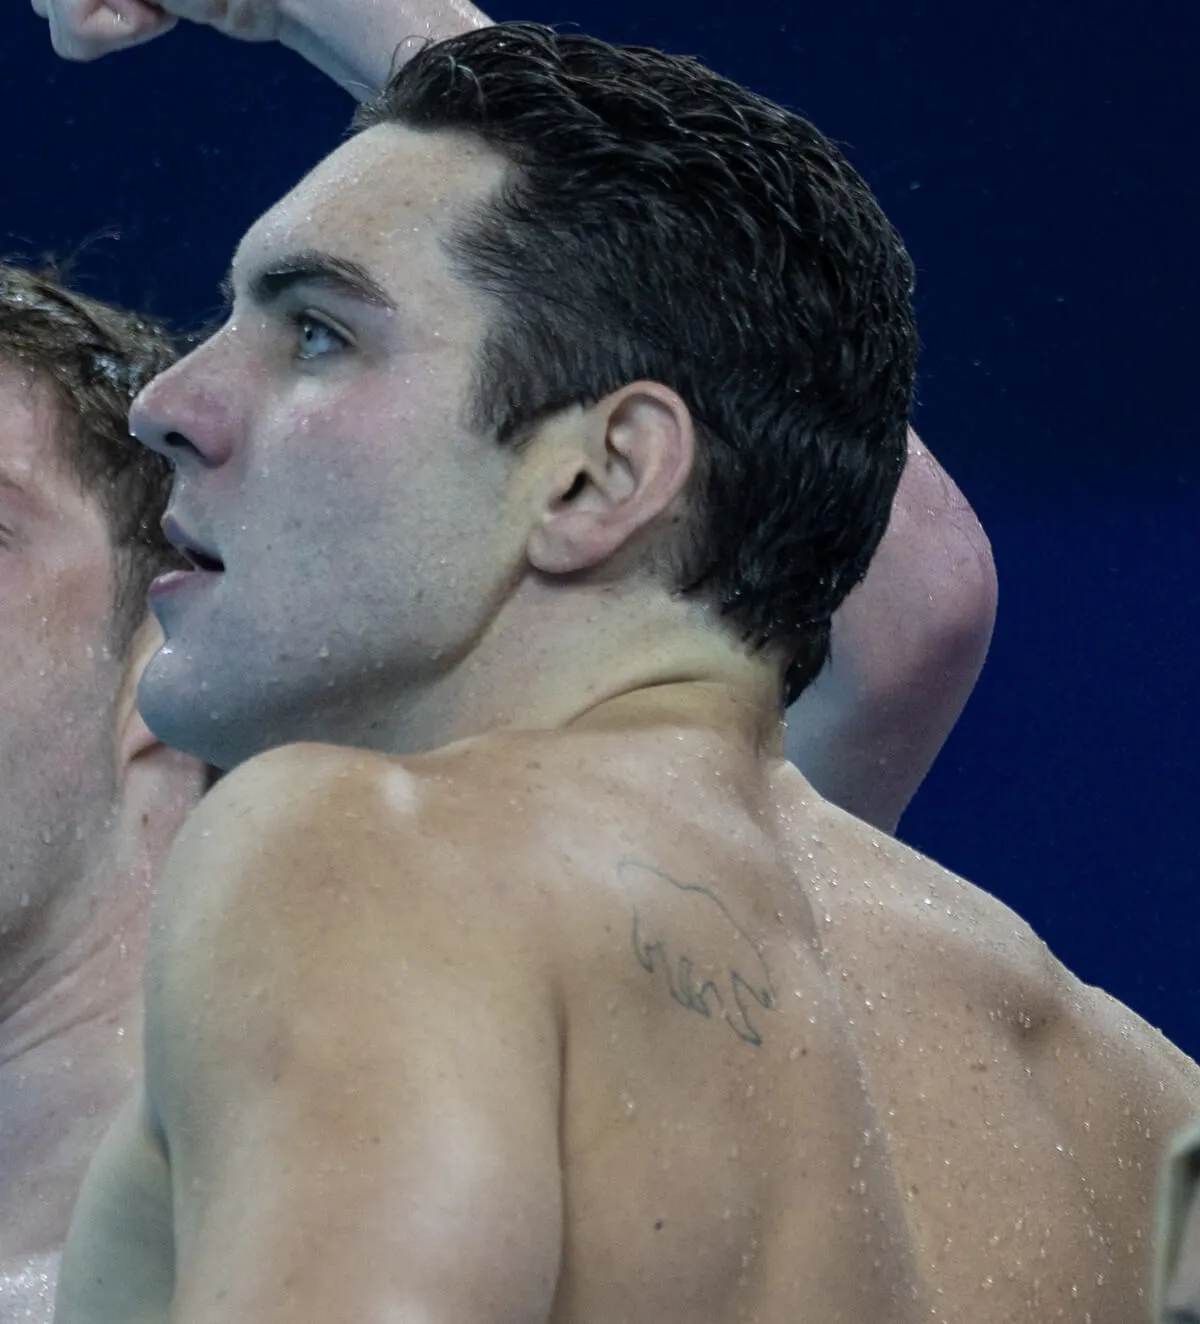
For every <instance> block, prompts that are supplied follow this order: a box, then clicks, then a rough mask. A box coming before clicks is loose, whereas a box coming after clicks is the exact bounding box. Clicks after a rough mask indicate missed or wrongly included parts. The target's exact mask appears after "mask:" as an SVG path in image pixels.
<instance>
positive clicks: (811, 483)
mask: <svg viewBox="0 0 1200 1324" xmlns="http://www.w3.org/2000/svg"><path fill="white" fill-rule="evenodd" d="M379 124H398V125H402V126H404V127H407V128H410V129H415V130H428V131H435V130H448V131H455V132H462V133H466V134H469V135H471V136H472V137H474V138H476V139H477V140H480V141H482V142H483V143H485V144H487V145H488V146H489V147H491V148H492V149H494V150H495V151H496V152H497V153H499V154H501V155H502V156H503V157H505V158H507V159H508V160H509V161H510V162H511V163H512V165H513V166H514V167H515V168H514V169H513V170H511V171H510V173H509V175H508V177H507V179H506V180H505V182H504V184H503V185H502V186H501V187H500V188H499V190H498V191H497V192H496V193H495V194H494V195H493V196H491V197H490V198H489V199H487V201H486V202H485V203H484V204H483V205H482V206H480V207H479V208H478V209H477V210H476V211H475V212H474V213H473V214H471V215H470V216H469V217H467V218H466V219H465V221H464V222H463V223H462V224H460V225H459V226H458V228H457V229H456V231H455V232H454V233H453V234H452V236H451V237H450V239H449V241H448V250H449V252H450V255H451V257H452V259H453V261H454V262H455V264H456V267H457V269H458V270H459V271H460V272H461V273H462V275H463V277H464V279H466V280H467V281H468V283H470V284H471V285H472V286H473V287H474V288H477V289H478V290H480V291H481V292H482V293H484V294H485V295H486V296H487V297H488V298H489V299H490V300H491V301H492V303H493V306H494V313H493V316H492V319H491V323H490V326H489V329H488V331H487V333H486V335H485V339H484V343H483V345H482V347H481V350H480V357H479V364H478V374H477V381H476V390H475V398H474V401H473V404H474V408H473V410H472V416H473V419H474V421H475V422H477V423H478V424H479V425H480V426H481V427H482V428H485V429H487V430H490V431H493V432H494V433H495V435H496V436H497V437H498V438H499V440H501V441H502V442H512V443H519V442H520V441H521V440H523V439H524V438H525V437H527V436H528V435H529V433H530V432H531V430H532V429H533V428H534V426H535V425H536V424H537V422H538V421H539V420H540V419H542V418H544V417H545V416H547V415H549V414H551V413H553V412H554V411H557V410H559V409H563V408H565V407H567V406H570V405H575V404H584V405H586V404H591V403H594V402H595V401H597V400H600V399H602V398H603V397H604V396H606V395H608V394H610V393H611V392H613V391H615V390H618V389H619V388H620V387H622V386H625V385H627V384H629V383H630V382H633V381H637V380H653V381H658V382H662V383H663V384H665V385H667V386H670V387H671V388H673V389H674V390H675V391H677V392H678V394H679V395H680V396H681V398H682V399H683V400H684V401H685V402H686V404H687V405H688V408H689V409H690V410H691V412H692V415H693V419H694V422H695V425H696V430H697V436H698V440H699V446H698V452H699V453H698V461H697V466H696V473H695V474H694V476H693V482H692V487H691V492H690V496H691V500H692V512H693V513H692V518H691V520H690V525H689V528H688V529H687V532H686V536H685V537H684V538H683V539H682V541H681V543H680V545H679V547H677V548H676V549H674V555H673V557H672V560H673V574H674V575H675V577H676V587H677V589H678V590H679V591H680V592H682V593H686V594H703V595H704V596H705V597H706V598H707V599H709V600H710V601H712V602H714V603H715V604H716V606H717V608H718V609H719V611H720V612H721V614H722V615H723V616H724V617H725V618H726V619H727V620H728V621H729V622H730V623H731V624H732V625H733V626H734V627H735V628H736V629H737V630H738V631H739V633H740V634H741V637H742V638H743V639H744V640H745V641H746V642H747V643H748V644H749V645H751V646H752V647H755V648H772V649H775V650H778V652H779V653H780V655H781V656H782V657H784V658H786V660H787V664H788V665H787V672H786V677H785V699H786V701H787V702H791V701H792V700H793V699H794V698H795V697H796V695H798V694H799V693H800V691H801V690H802V689H803V688H804V687H805V685H807V684H808V683H809V681H811V680H812V678H813V677H814V676H815V675H816V674H817V673H818V672H819V671H820V669H821V667H822V666H823V665H824V663H825V660H826V658H827V657H828V654H829V634H830V618H831V617H832V615H833V612H834V611H835V609H836V608H837V607H838V605H839V604H840V603H841V602H842V600H843V598H844V597H845V596H846V594H847V593H848V592H849V591H850V589H852V588H853V587H854V585H855V584H857V583H858V582H859V581H860V580H861V579H862V578H863V576H864V575H865V574H866V570H867V566H868V563H869V562H870V559H871V556H872V555H873V553H874V551H875V548H876V546H877V545H878V543H879V540H880V538H881V537H882V536H883V533H884V531H885V529H886V527H887V520H888V514H889V511H890V508H891V503H892V498H893V496H894V494H895V491H896V486H897V484H898V482H899V479H900V474H901V471H902V469H903V465H904V457H905V452H906V430H907V422H908V415H909V410H910V407H911V398H912V390H913V379H914V372H915V365H916V348H917V345H916V330H915V325H914V319H913V310H912V297H911V296H912V287H913V267H912V263H911V262H910V260H909V257H908V255H907V253H906V252H905V250H904V247H903V244H902V243H901V241H900V239H899V237H898V236H897V234H896V232H895V231H894V230H893V229H892V227H891V225H890V224H889V223H888V221H887V218H886V217H885V216H884V214H883V212H882V210H881V209H880V207H879V205H878V203H877V202H876V201H875V199H874V197H873V196H872V194H871V191H870V189H869V188H868V187H867V185H866V184H865V183H864V181H863V180H862V178H861V177H860V176H859V175H858V174H857V173H856V172H855V171H854V170H853V168H852V167H851V166H850V165H849V164H848V163H847V161H846V160H845V158H844V157H843V156H842V155H841V153H840V152H839V151H838V150H837V148H836V147H834V146H833V144H832V143H830V142H829V140H828V139H827V138H825V137H823V136H822V135H821V134H820V133H819V132H818V131H817V130H816V129H815V128H814V127H813V126H812V125H811V124H809V123H808V122H807V121H806V120H804V119H801V118H800V117H799V116H797V115H794V114H791V113H790V112H788V111H786V110H784V109H782V108H780V107H779V106H777V105H775V104H774V103H772V102H770V101H768V100H766V99H765V98H763V97H760V96H756V95H755V94H754V93H752V92H749V91H747V90H746V89H744V88H741V87H739V86H737V85H736V84H734V83H732V82H730V81H728V80H727V79H725V78H721V77H720V76H718V75H717V74H715V73H712V72H711V71H710V70H708V69H706V68H705V67H704V66H703V65H701V64H699V63H698V62H697V61H695V60H692V59H687V58H683V57H679V56H673V55H666V54H663V53H661V52H659V51H654V50H648V49H643V48H637V47H617V46H611V45H609V44H607V43H605V42H602V41H598V40H596V39H594V38H591V37H586V36H581V35H576V34H559V33H556V32H554V31H553V30H552V29H550V28H546V27H541V26H538V25H535V24H530V23H511V24H498V25H496V26H494V27H490V28H485V29H483V30H481V31H477V32H472V33H469V34H467V35H465V36H460V37H454V38H451V39H450V40H447V41H443V42H439V43H436V44H432V45H428V46H426V47H424V48H423V49H422V50H420V51H419V52H418V53H417V54H416V55H415V56H414V57H413V58H412V59H411V60H410V61H409V62H408V63H407V64H405V65H404V66H403V67H402V68H401V69H400V70H399V71H398V72H397V73H396V74H394V75H393V77H392V78H391V80H390V81H389V83H388V85H387V87H386V88H385V89H384V91H383V92H382V93H381V94H380V95H379V96H378V97H377V98H376V99H375V100H374V101H372V102H370V103H368V104H367V105H365V106H364V107H363V108H362V109H361V110H360V111H359V114H358V115H357V117H356V119H355V122H354V127H355V128H356V129H359V130H362V129H367V128H371V127H373V126H375V125H379Z"/></svg>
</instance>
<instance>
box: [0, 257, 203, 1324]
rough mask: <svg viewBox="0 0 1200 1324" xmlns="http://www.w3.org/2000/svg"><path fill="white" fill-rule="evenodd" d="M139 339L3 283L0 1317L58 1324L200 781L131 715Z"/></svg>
mask: <svg viewBox="0 0 1200 1324" xmlns="http://www.w3.org/2000/svg"><path fill="white" fill-rule="evenodd" d="M172 358H173V350H172V346H171V343H170V341H169V340H168V338H167V337H166V335H165V334H164V333H163V332H161V331H160V330H158V329H157V328H156V327H154V326H152V325H150V324H149V323H147V322H144V321H140V320H136V319H134V318H133V317H130V316H127V315H125V314H123V313H119V312H117V311H116V310H115V309H110V308H106V307H104V306H102V305H100V304H97V303H94V302H92V301H91V300H88V299H83V298H80V297H78V296H76V295H72V294H69V293H68V292H67V291H66V290H65V289H63V288H62V287H61V286H60V285H58V284H57V283H56V282H55V281H53V280H51V279H49V278H46V277H42V276H37V275H34V274H33V273H30V272H27V271H23V270H20V269H16V268H13V267H5V266H0V410H2V417H3V425H2V426H0V613H2V626H0V650H2V655H3V674H4V705H3V709H2V710H0V764H2V766H3V773H2V776H0V823H2V825H3V835H2V837H0V840H2V841H3V857H2V860H0V866H2V868H0V1319H3V1320H5V1321H9V1320H12V1321H17V1320H21V1321H25V1320H30V1321H34V1322H35V1324H44V1322H45V1321H48V1320H49V1319H50V1316H51V1309H52V1306H51V1300H50V1292H51V1288H52V1284H53V1281H54V1277H55V1273H56V1269H57V1260H58V1252H59V1250H60V1248H61V1246H62V1242H63V1240H64V1238H65V1236H66V1230H67V1223H68V1219H69V1217H70V1211H71V1208H72V1206H73V1205H74V1202H75V1198H76V1195H77V1193H78V1190H79V1184H80V1182H81V1181H82V1179H83V1174H84V1171H85V1169H86V1166H87V1164H88V1162H89V1161H90V1159H91V1156H92V1152H93V1151H94V1149H95V1146H96V1144H97V1143H98V1141H99V1139H100V1137H101V1136H102V1135H103V1133H104V1131H105V1130H106V1129H107V1127H108V1126H109V1124H110V1123H111V1121H112V1118H113V1116H114V1114H115V1113H116V1111H117V1109H118V1107H119V1105H120V1103H121V1101H122V1100H123V1099H124V1098H125V1096H126V1094H127V1093H128V1091H129V1087H130V1083H131V1081H132V1080H133V1079H134V1077H135V1075H136V1071H137V1066H138V1062H139V1058H140V1027H141V996H140V995H141V985H140V976H141V960H142V954H143V950H144V946H145V927H146V919H147V916H148V912H149V899H150V892H149V887H150V882H151V879H152V878H153V877H154V876H156V875H157V873H158V871H159V869H160V868H161V865H162V862H163V860H164V859H165V857H166V851H167V846H168V845H169V843H170V841H171V838H172V836H173V835H174V833H175V831H176V830H177V828H178V826H179V824H180V823H181V822H182V821H183V818H184V815H185V814H186V812H187V811H188V809H189V808H190V807H191V806H192V805H193V804H194V803H195V801H196V800H197V799H198V797H199V793H200V789H201V786H202V781H203V775H204V774H203V768H202V765H201V764H199V763H198V762H197V761H196V760H194V759H191V758H188V757H185V756H183V755H180V754H171V753H168V752H167V751H166V750H165V749H164V748H163V747H162V745H161V744H160V743H159V742H158V741H157V740H155V739H154V738H153V737H152V736H151V735H150V733H149V731H148V730H147V729H146V727H145V725H144V724H143V722H142V721H141V719H140V718H139V716H138V714H137V710H136V706H135V682H136V679H137V676H138V674H139V673H140V671H141V667H142V665H143V664H144V662H145V661H146V659H147V658H148V657H149V656H150V655H151V653H152V652H153V651H154V649H155V648H156V647H157V646H158V643H159V640H160V636H159V633H158V628H157V626H156V625H155V624H154V622H153V621H152V620H150V618H149V617H148V615H147V612H146V610H145V603H144V599H145V593H146V587H147V585H148V584H149V582H150V580H151V579H152V578H153V577H154V576H155V575H156V574H160V573H161V572H162V571H163V570H164V569H166V568H167V567H169V566H171V565H172V564H175V563H176V562H177V557H176V554H175V553H174V552H173V550H172V549H171V547H170V546H169V545H168V544H167V543H166V541H165V540H164V539H163V538H162V537H161V535H160V534H159V532H158V520H159V519H160V517H161V513H162V509H163V506H164V504H165V500H166V492H167V479H168V471H167V466H166V464H165V463H164V462H163V461H162V460H161V459H160V458H159V457H158V456H149V455H148V454H147V453H145V452H144V451H142V450H141V448H139V447H138V446H137V445H136V444H134V443H133V442H132V441H131V440H130V438H129V436H128V429H127V427H126V425H125V415H126V411H127V409H128V405H129V402H130V401H131V400H132V398H133V395H134V394H135V393H136V391H137V390H138V388H139V387H140V386H142V385H144V384H145V383H146V382H147V381H149V380H150V378H151V377H153V376H154V374H155V373H156V372H159V371H161V370H162V369H163V368H164V367H166V366H167V365H168V364H169V363H170V362H171V360H172Z"/></svg>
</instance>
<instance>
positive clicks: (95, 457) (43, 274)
mask: <svg viewBox="0 0 1200 1324" xmlns="http://www.w3.org/2000/svg"><path fill="white" fill-rule="evenodd" d="M177 357H178V347H177V345H176V343H175V341H174V339H173V337H172V336H171V334H170V332H169V331H168V330H167V328H166V327H165V326H164V325H163V324H162V323H160V322H157V321H155V320H154V319H152V318H149V317H144V316H141V315H139V314H136V313H130V312H126V311H125V310H124V309H121V308H116V307H113V306H111V305H110V304H106V303H101V302H99V301H98V300H96V299H90V298H87V297H86V296H85V295H82V294H77V293H75V292H74V291H73V290H70V289H68V288H67V286H66V285H65V284H64V282H63V279H62V276H61V273H60V272H59V271H57V270H55V269H42V270H31V269H29V268H26V267H21V266H16V265H10V264H6V263H0V359H2V360H5V361H7V362H10V363H15V364H16V365H18V366H19V367H21V368H23V369H26V370H29V371H31V372H32V373H33V374H34V376H35V378H36V379H38V380H40V381H41V382H43V383H45V385H46V386H48V387H49V389H50V391H51V392H52V396H53V398H54V399H55V400H56V402H57V403H58V404H59V406H60V407H61V409H60V415H61V425H60V426H59V427H58V428H57V430H56V435H57V440H58V445H59V453H60V455H61V458H62V459H63V460H64V461H65V463H66V464H67V466H68V467H69V469H70V470H71V472H73V473H74V474H75V475H76V476H77V477H78V479H79V481H80V483H81V484H82V486H83V490H84V491H85V493H87V494H88V495H90V496H92V497H93V498H94V499H95V500H97V501H98V502H99V503H100V506H101V508H102V509H103V511H104V514H105V516H106V518H107V520H108V526H109V530H110V533H111V535H112V544H113V550H114V552H115V556H116V568H117V589H116V596H115V601H114V603H113V642H114V646H115V647H116V648H117V649H118V650H119V651H120V652H122V653H124V652H125V651H126V650H127V649H128V647H129V645H130V643H131V642H132V639H133V636H134V634H135V632H136V631H137V628H138V626H139V625H140V624H141V622H142V621H143V620H144V618H145V614H146V591H147V589H148V588H149V586H150V581H151V580H152V579H154V578H155V576H156V575H159V574H162V573H163V571H165V570H169V569H173V568H175V567H178V566H180V565H182V564H183V562H182V561H181V559H180V556H179V554H178V553H177V552H176V551H175V549H174V548H173V547H172V546H171V545H170V543H168V542H167V540H166V538H165V537H164V536H163V533H162V529H161V527H160V521H161V519H162V515H163V511H164V509H165V508H166V504H167V498H168V495H169V492H170V485H171V467H170V465H169V463H168V462H167V461H166V460H165V459H164V458H163V457H162V456H161V455H157V454H155V453H154V452H153V451H150V450H147V449H146V448H145V447H144V446H141V445H140V444H139V443H138V442H137V441H135V440H134V439H133V438H132V437H131V436H130V435H129V407H130V405H131V403H132V402H133V398H134V396H136V395H137V393H138V392H139V391H140V390H141V389H142V387H143V386H145V385H146V384H147V382H149V381H150V380H151V379H152V378H154V377H156V376H157V375H158V374H159V373H160V372H162V371H164V370H165V369H166V368H168V367H170V365H171V364H172V363H173V362H174V361H175V359H176V358H177Z"/></svg>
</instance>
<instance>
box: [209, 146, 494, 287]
mask: <svg viewBox="0 0 1200 1324" xmlns="http://www.w3.org/2000/svg"><path fill="white" fill-rule="evenodd" d="M505 170H506V165H505V162H504V160H503V159H502V158H501V157H500V156H499V155H498V154H497V153H495V152H493V151H492V150H491V149H490V148H488V147H487V146H485V145H484V144H482V143H480V142H478V141H476V140H474V139H471V138H469V137H466V136H464V135H461V134H454V133H447V132H432V133H418V132H417V131H415V130H413V129H407V128H403V127H400V126H398V125H390V124H382V125H377V126H376V127H374V128H372V129H368V130H367V131H366V132H364V133H360V134H358V135H357V136H356V137H354V138H352V139H351V140H350V141H349V142H347V143H345V144H343V145H342V146H341V147H339V148H338V149H337V151H335V152H333V153H331V154H330V155H329V156H327V157H326V158H325V160H324V161H322V162H321V163H320V165H318V166H317V167H316V169H315V170H313V171H312V172H311V173H310V174H309V175H308V176H306V177H305V179H303V180H302V181H301V182H300V184H298V185H297V187H296V188H295V189H293V190H292V192H291V193H289V194H288V195H287V197H285V198H284V199H283V200H282V201H281V202H280V203H278V204H277V205H276V206H275V207H273V208H271V210H270V211H269V212H267V213H266V215H264V216H263V217H262V218H261V219H260V220H259V221H258V222H257V223H256V224H255V225H254V226H253V227H252V228H251V230H250V231H249V233H248V234H247V235H246V237H245V239H244V240H243V241H242V244H241V247H240V248H239V250H238V254H237V257H236V259H235V261H234V268H235V270H236V271H238V272H239V273H246V272H248V271H250V270H251V269H252V268H255V267H258V266H261V265H263V264H265V263H269V262H270V260H271V259H272V258H275V257H278V256H280V255H282V254H284V253H286V252H289V251H292V252H295V251H303V250H306V249H314V248H315V249H321V250H324V251H328V252H331V253H335V254H336V255H337V256H338V257H342V258H346V259H348V260H350V261H353V262H357V263H359V264H360V265H362V266H364V267H366V268H367V269H368V270H369V271H372V272H373V273H375V274H376V276H377V277H378V279H379V280H380V281H381V282H382V283H383V284H384V286H385V287H386V288H388V289H389V290H391V291H392V292H397V291H398V292H400V293H404V294H409V293H418V294H419V293H421V292H424V293H427V294H428V293H432V292H434V290H436V288H437V287H439V286H443V285H445V283H446V282H447V280H448V278H449V271H448V267H447V264H446V258H445V254H444V252H443V250H442V248H441V244H440V241H441V239H442V238H444V237H445V235H446V234H447V233H448V232H449V230H450V229H451V227H452V226H453V224H454V223H455V221H456V220H458V219H459V218H461V217H462V216H464V215H465V214H467V213H468V212H469V211H470V209H471V208H472V206H474V205H477V204H478V203H480V202H483V201H484V200H485V199H486V198H487V197H488V196H489V195H490V194H491V193H492V191H493V190H494V189H495V188H496V187H498V185H499V184H500V182H501V180H502V178H503V176H504V173H505Z"/></svg>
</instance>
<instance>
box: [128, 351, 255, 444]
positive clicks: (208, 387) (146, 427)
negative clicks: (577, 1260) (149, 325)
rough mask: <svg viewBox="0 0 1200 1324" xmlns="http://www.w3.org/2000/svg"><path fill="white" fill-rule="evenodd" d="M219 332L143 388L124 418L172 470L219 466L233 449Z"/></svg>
mask: <svg viewBox="0 0 1200 1324" xmlns="http://www.w3.org/2000/svg"><path fill="white" fill-rule="evenodd" d="M219 338H220V333H219V332H218V334H217V336H215V337H213V339H212V340H209V341H206V342H205V343H204V344H203V345H201V346H200V347H199V348H198V349H195V350H193V351H192V353H190V354H189V355H187V356H186V358H183V359H180V361H179V362H178V363H176V364H175V365H174V366H173V367H171V368H168V369H167V371H166V372H164V373H162V374H160V375H159V376H158V377H156V378H155V379H154V380H153V381H152V382H151V383H150V384H149V385H148V386H146V387H145V388H144V389H143V390H142V391H141V393H140V394H139V395H138V397H137V399H135V400H134V402H133V407H132V409H131V410H130V414H129V430H130V432H131V433H132V434H133V436H134V437H136V438H137V440H138V441H140V442H141V443H142V445H143V446H146V447H148V448H149V449H150V450H152V451H157V452H158V453H159V454H160V455H164V456H166V458H167V459H169V460H170V461H171V462H172V464H174V465H175V466H176V467H177V468H178V467H181V466H185V465H187V464H188V463H189V462H191V463H196V464H199V465H200V466H202V467H204V468H215V467H217V466H219V465H221V464H223V463H224V462H225V461H226V460H227V459H228V458H229V455H230V453H231V451H232V448H233V442H234V435H235V433H234V429H233V426H232V420H233V414H232V408H233V403H234V401H233V397H234V392H235V390H236V384H235V381H234V379H233V375H232V374H231V373H229V372H228V371H227V370H226V371H221V370H220V368H221V365H220V364H219V362H218V361H217V360H218V359H219V352H220V347H219V345H218V344H217V342H218V340H219Z"/></svg>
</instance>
